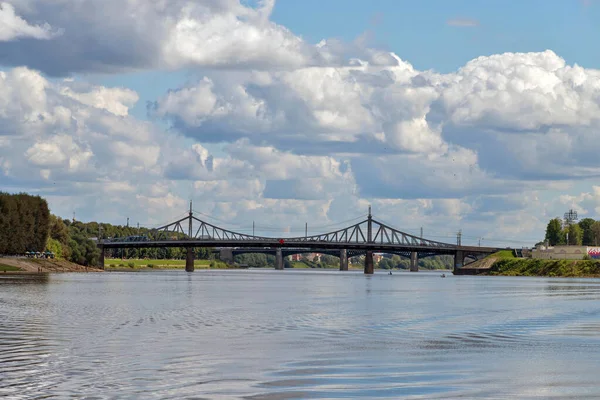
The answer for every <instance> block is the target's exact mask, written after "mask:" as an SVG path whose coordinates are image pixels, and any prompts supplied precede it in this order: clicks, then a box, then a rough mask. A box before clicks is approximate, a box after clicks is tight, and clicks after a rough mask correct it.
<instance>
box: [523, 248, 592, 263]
mask: <svg viewBox="0 0 600 400" xmlns="http://www.w3.org/2000/svg"><path fill="white" fill-rule="evenodd" d="M585 256H589V257H590V258H593V259H600V247H590V246H554V247H552V246H548V247H546V246H543V245H541V246H537V247H536V248H535V249H533V250H532V252H531V257H532V258H536V259H542V260H581V259H583V258H584V257H585Z"/></svg>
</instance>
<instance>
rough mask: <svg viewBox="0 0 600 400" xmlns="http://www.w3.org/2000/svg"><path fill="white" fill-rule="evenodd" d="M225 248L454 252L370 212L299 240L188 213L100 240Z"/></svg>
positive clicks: (112, 244)
mask: <svg viewBox="0 0 600 400" xmlns="http://www.w3.org/2000/svg"><path fill="white" fill-rule="evenodd" d="M186 243H187V246H192V245H193V246H202V245H203V244H204V245H207V246H219V245H220V244H221V245H223V246H224V247H225V246H233V247H237V245H239V246H240V247H260V246H261V245H262V246H265V247H278V246H279V247H280V246H285V247H290V246H295V247H298V248H316V247H319V246H322V247H323V248H363V247H364V246H368V247H373V246H377V247H382V248H384V247H385V248H390V249H392V248H394V249H398V250H400V249H409V248H420V249H430V250H432V252H434V253H443V252H445V251H446V252H451V251H453V250H456V248H457V246H456V245H454V244H449V243H443V242H438V241H434V240H430V239H425V238H422V237H417V236H415V235H411V234H408V233H406V232H402V231H400V230H398V229H395V228H392V227H391V226H389V225H386V224H384V223H382V222H379V221H377V220H375V219H373V218H372V216H371V213H370V210H369V215H368V217H367V219H365V220H363V221H361V222H358V223H356V224H353V225H351V226H348V227H346V228H342V229H338V230H336V231H333V232H328V233H322V234H317V235H310V236H309V235H305V236H299V237H285V238H274V237H265V236H255V235H249V234H245V233H239V232H235V231H231V230H228V229H224V228H221V227H219V226H216V225H213V224H211V223H209V222H206V221H204V220H202V219H199V218H197V217H195V216H194V215H193V213H192V211H191V210H190V213H189V215H188V216H186V217H184V218H181V219H179V220H177V221H175V222H172V223H170V224H167V225H164V226H161V227H159V228H156V229H153V230H151V231H150V232H149V233H148V235H147V236H137V237H134V238H133V239H131V238H114V239H108V240H104V241H103V242H102V244H103V245H104V246H105V247H120V246H122V247H151V246H152V245H156V246H159V247H162V246H168V245H169V244H173V245H183V246H185V245H186ZM365 248H366V247H365Z"/></svg>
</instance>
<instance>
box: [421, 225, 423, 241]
mask: <svg viewBox="0 0 600 400" xmlns="http://www.w3.org/2000/svg"><path fill="white" fill-rule="evenodd" d="M421 239H423V227H421Z"/></svg>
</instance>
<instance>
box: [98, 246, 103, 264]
mask: <svg viewBox="0 0 600 400" xmlns="http://www.w3.org/2000/svg"><path fill="white" fill-rule="evenodd" d="M98 268H100V269H104V246H100V257H99V258H98Z"/></svg>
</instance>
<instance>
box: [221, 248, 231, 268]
mask: <svg viewBox="0 0 600 400" xmlns="http://www.w3.org/2000/svg"><path fill="white" fill-rule="evenodd" d="M219 259H220V260H221V261H223V262H226V263H227V264H233V249H230V248H226V249H220V250H219Z"/></svg>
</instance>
